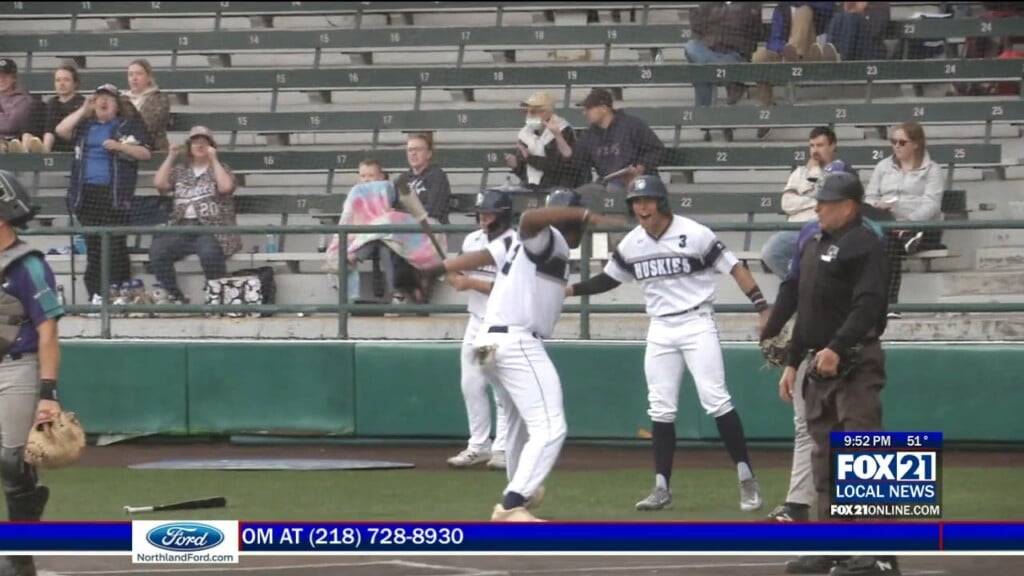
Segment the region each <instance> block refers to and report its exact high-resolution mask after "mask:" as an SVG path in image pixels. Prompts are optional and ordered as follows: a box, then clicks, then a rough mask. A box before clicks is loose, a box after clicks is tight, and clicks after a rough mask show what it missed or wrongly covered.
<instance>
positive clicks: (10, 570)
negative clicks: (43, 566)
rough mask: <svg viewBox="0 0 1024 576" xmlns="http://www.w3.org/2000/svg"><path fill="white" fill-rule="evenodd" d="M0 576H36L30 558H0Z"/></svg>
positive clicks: (34, 565)
mask: <svg viewBox="0 0 1024 576" xmlns="http://www.w3.org/2000/svg"><path fill="white" fill-rule="evenodd" d="M0 576H36V564H35V562H33V561H32V557H31V556H0Z"/></svg>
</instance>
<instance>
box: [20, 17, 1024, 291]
mask: <svg viewBox="0 0 1024 576" xmlns="http://www.w3.org/2000/svg"><path fill="white" fill-rule="evenodd" d="M891 4H892V5H893V7H894V16H893V18H894V19H893V21H892V22H891V23H890V26H889V30H888V34H887V35H888V38H890V41H891V42H892V43H893V47H894V49H893V50H892V51H891V52H892V53H893V54H899V53H901V50H900V47H901V43H902V42H904V41H907V40H921V39H946V40H948V41H954V40H957V39H961V40H962V39H963V38H970V37H986V36H1000V35H1006V34H1008V33H1009V32H1016V31H1018V30H1020V29H1021V26H1022V25H1024V23H1022V22H1021V20H1020V19H1014V18H1011V19H1004V20H995V21H985V20H980V19H977V18H955V19H941V20H939V19H936V20H932V19H912V18H910V16H911V14H912V13H913V12H916V11H932V12H935V11H939V10H942V9H944V7H943V6H940V4H939V3H934V2H902V3H901V2H893V3H891ZM694 5H695V3H692V2H691V3H667V4H654V3H630V2H594V3H588V5H587V7H586V9H582V10H581V9H580V8H579V7H578V6H573V5H571V4H568V3H564V4H559V3H533V4H531V3H524V4H521V5H520V4H510V5H499V3H495V2H469V3H458V6H456V3H449V2H432V3H429V5H424V4H422V3H403V2H397V3H394V2H392V3H378V2H332V3H326V2H301V3H297V2H267V3H254V2H195V3H177V2H163V3H161V2H53V3H41V2H13V3H4V4H3V5H2V6H0V18H4V19H6V20H7V22H6V23H0V54H3V55H6V56H12V57H14V58H15V59H16V60H18V61H19V63H20V64H21V65H22V70H23V73H22V74H20V76H21V80H22V82H23V83H24V85H26V86H27V87H28V88H29V89H30V90H32V91H34V92H38V93H42V94H46V93H49V92H50V91H51V90H52V79H51V69H52V68H53V66H54V65H55V64H56V63H57V62H59V61H60V60H61V59H65V58H67V59H72V60H74V61H76V62H77V63H78V65H79V66H80V67H81V68H82V70H81V73H82V78H83V89H88V88H89V87H91V86H95V85H98V84H101V83H105V82H112V83H115V84H119V85H121V84H124V81H125V72H124V66H123V64H126V63H127V61H128V60H130V59H134V58H136V57H151V58H152V59H153V61H154V64H156V68H155V75H156V77H157V79H158V81H159V83H160V85H161V88H162V90H163V91H164V92H166V93H169V94H172V95H174V96H175V100H174V104H173V106H172V126H171V131H172V134H171V138H172V141H174V139H175V134H180V133H182V132H185V131H187V130H188V129H189V128H190V127H191V126H193V125H197V124H202V125H205V126H208V127H209V128H211V129H212V130H213V131H214V132H215V133H217V135H218V139H219V141H220V142H221V146H222V148H223V150H224V151H223V153H222V154H221V156H222V158H223V159H224V160H225V161H226V162H228V163H229V164H230V165H231V166H232V168H233V169H234V170H235V171H236V173H238V174H239V175H240V177H241V179H242V180H241V182H242V184H243V187H242V188H241V189H240V190H239V192H238V195H237V205H238V210H239V213H240V215H241V217H240V221H252V222H260V223H263V222H275V223H280V224H282V225H287V224H288V223H289V222H292V223H295V222H328V221H330V219H331V218H335V217H336V213H337V211H338V210H339V209H340V206H341V203H342V202H343V199H344V192H345V191H346V189H347V186H348V185H350V184H351V183H352V181H353V179H352V175H353V174H354V172H355V170H356V168H357V167H358V163H359V161H360V160H361V159H362V158H364V157H366V156H373V157H375V158H377V159H379V160H380V161H381V163H382V165H383V166H384V167H385V169H389V170H396V169H401V168H402V167H404V165H405V153H404V150H402V149H400V148H397V147H396V146H395V145H396V144H398V143H399V142H400V139H401V136H402V133H403V132H410V131H432V132H437V133H438V134H439V135H443V138H439V139H438V140H439V142H441V143H440V144H438V147H437V149H436V150H435V155H434V157H435V160H436V162H437V163H438V164H439V165H440V166H442V167H443V168H444V169H445V170H446V171H447V172H448V173H449V174H450V175H452V181H453V188H454V189H455V192H456V194H455V196H454V198H453V209H454V210H455V211H464V210H465V209H466V208H467V207H468V203H469V202H471V201H472V196H471V195H469V194H465V192H472V191H474V190H478V189H479V187H480V186H481V185H494V184H495V183H496V182H500V181H501V180H503V179H504V177H505V175H506V174H507V167H506V166H505V163H504V157H503V154H504V152H506V151H508V150H509V149H510V148H511V143H512V141H513V139H514V134H515V131H516V130H518V128H519V127H520V126H521V124H522V113H521V111H520V110H519V109H518V107H517V102H518V100H519V99H521V98H522V97H523V96H524V95H525V94H526V93H529V92H530V91H532V90H535V89H547V90H549V91H551V92H552V93H553V94H555V95H556V97H557V98H559V99H560V106H561V110H560V112H561V113H562V114H563V115H565V117H567V118H569V119H570V120H571V121H573V122H574V123H576V124H577V126H578V127H579V124H580V123H581V122H582V118H581V117H580V113H579V109H578V108H576V107H575V104H576V102H578V101H579V100H580V99H582V96H583V94H585V93H586V91H587V90H589V89H590V88H591V87H594V86H601V87H607V88H610V89H612V90H613V92H614V93H615V94H616V97H617V98H618V99H620V103H618V104H617V106H618V107H621V108H624V109H625V110H627V111H628V112H629V113H630V114H633V115H635V116H638V117H640V118H641V119H643V120H645V121H646V122H647V123H648V124H650V125H651V126H652V127H653V128H655V129H656V131H657V132H658V133H659V134H660V135H662V139H663V141H664V142H665V144H666V146H667V147H669V149H670V150H669V153H668V156H667V158H666V161H665V162H664V167H663V168H662V170H663V172H664V173H666V174H667V175H668V176H669V177H670V179H671V184H670V187H671V190H672V198H673V202H674V203H675V204H677V205H678V206H679V208H680V209H681V210H684V211H689V212H691V213H693V214H699V215H704V214H709V215H722V216H725V217H729V216H731V217H732V218H731V219H732V220H736V219H737V217H738V218H741V219H743V220H746V221H754V220H755V218H756V219H758V220H762V219H763V220H771V221H779V220H781V217H780V216H779V209H778V206H777V203H778V195H779V189H780V188H781V185H782V183H783V182H784V173H785V172H786V171H788V170H790V169H791V168H792V167H794V166H795V165H798V164H802V163H804V162H806V159H807V158H806V154H807V150H806V144H805V141H806V129H807V128H808V127H811V126H815V125H821V124H829V125H832V126H834V127H836V129H837V130H845V132H844V133H843V134H842V136H841V138H840V147H839V155H840V156H841V157H842V158H843V159H845V160H847V161H848V162H850V163H852V164H853V165H854V166H856V167H857V168H858V169H860V170H861V173H862V176H864V177H865V178H866V177H867V176H868V175H869V174H870V168H871V167H872V166H874V165H875V164H876V163H877V162H878V161H879V160H881V159H882V158H884V157H885V156H887V155H888V154H889V153H890V148H889V145H888V143H887V142H886V141H884V140H883V139H881V138H885V134H884V130H885V128H886V127H889V126H892V125H893V124H896V123H898V122H901V121H906V120H916V121H918V122H921V123H922V124H923V125H925V127H926V129H928V130H929V145H928V151H929V153H930V154H931V156H932V158H933V159H934V160H935V161H937V162H939V163H941V164H942V165H943V166H944V168H945V175H946V197H945V198H944V212H946V213H947V218H950V217H954V218H960V217H966V216H967V215H968V213H971V214H974V213H975V212H977V208H978V207H980V206H989V205H991V204H993V203H992V202H991V194H990V192H989V190H990V189H998V190H1003V189H1004V188H1009V187H1010V182H1006V183H1004V184H999V182H1000V181H1001V179H1004V178H1014V177H1015V173H1014V172H1013V171H1012V170H1011V171H1010V173H1009V175H1008V173H1007V169H1013V168H1015V167H1016V166H1017V165H1018V164H1019V157H1020V155H1021V152H1022V150H1021V146H1020V145H1019V136H1020V125H1021V124H1022V123H1024V101H1022V100H1020V99H1016V98H1007V97H1000V98H959V97H957V98H941V99H938V98H918V97H915V96H914V95H912V94H911V93H910V92H907V91H906V90H905V89H907V88H911V87H915V86H916V87H919V86H921V85H931V86H932V87H934V88H935V89H942V88H943V87H944V86H948V85H949V83H950V82H953V81H956V82H964V81H978V82H1013V83H1017V84H1024V65H1022V64H1021V61H1019V60H973V59H970V60H969V59H960V58H949V59H935V60H888V61H870V62H842V63H802V64H792V63H785V64H783V63H779V64H764V65H753V64H728V65H692V64H689V63H687V62H685V60H684V59H682V58H680V55H681V54H682V52H681V44H682V43H683V42H685V40H686V39H687V38H688V37H689V34H690V27H689V24H688V22H687V11H688V10H689V9H690V8H692V7H693V6H694ZM772 6H773V5H772V4H771V3H765V4H764V9H765V15H766V20H767V18H769V17H770V9H771V7H772ZM581 13H583V15H582V16H581ZM332 15H337V16H339V17H340V18H341V20H342V21H343V23H344V24H343V26H340V27H339V26H338V25H337V23H336V22H334V21H330V20H328V17H329V16H332ZM69 16H70V18H69ZM437 18H444V21H443V24H439V23H438V21H437ZM295 22H298V23H299V24H295ZM371 22H372V24H368V23H371ZM12 23H20V24H25V26H19V25H11V24H12ZM328 26H331V27H328ZM565 51H567V52H566V53H569V54H570V56H569V57H564V54H561V53H562V52H565ZM416 52H424V53H428V52H429V53H430V54H438V55H440V56H438V58H437V61H436V63H435V64H433V65H424V64H420V61H419V60H413V61H409V62H401V59H402V58H404V57H405V55H406V54H405V53H416ZM389 54H390V55H391V56H390V59H388V55H389ZM339 57H343V58H341V59H339ZM296 58H298V59H299V60H296ZM253 59H259V61H258V62H257V65H256V66H253V65H246V64H243V63H245V62H252V61H253ZM396 59H398V60H399V64H397V65H396V64H394V62H395V60H396ZM297 61H301V62H303V63H302V64H300V65H296V64H295V62H297ZM352 63H354V64H355V65H351V64H352ZM538 63H543V65H537V64H538ZM694 82H743V83H747V84H749V85H752V84H754V83H756V82H771V83H773V84H775V85H776V86H777V87H778V88H779V89H780V90H783V91H786V92H787V96H788V99H787V100H788V101H783V102H779V104H778V105H776V106H774V107H771V108H762V107H759V106H750V105H739V106H730V107H726V106H720V107H712V108H698V107H694V106H693V105H692V96H691V93H692V91H691V89H690V85H692V84H693V83H694ZM843 87H847V88H850V89H851V91H849V92H843V91H842V90H841V88H843ZM387 93H392V94H393V96H384V95H385V94H387ZM916 94H920V92H917V93H916ZM937 94H938V93H936V92H934V91H933V95H937ZM240 96H241V97H240ZM744 104H746V103H744ZM764 127H771V128H773V129H781V131H779V130H777V131H776V133H775V134H777V135H778V138H774V136H773V142H771V143H757V144H754V145H751V144H748V143H742V144H739V143H730V142H727V143H723V144H710V143H700V144H696V145H695V144H693V143H692V141H691V140H690V138H689V134H690V133H691V132H693V133H696V132H697V131H699V130H702V129H722V128H739V129H746V128H749V129H756V128H764ZM965 127H974V128H976V129H977V130H980V131H981V132H970V131H968V132H962V131H961V128H965ZM933 128H934V129H935V132H932V130H933ZM965 134H970V135H965ZM222 135H223V136H222ZM161 160H162V157H161V156H160V155H155V156H154V160H152V161H151V162H148V163H145V164H144V168H143V176H142V177H141V181H142V182H145V181H146V180H147V179H148V178H149V177H150V176H149V175H150V174H151V173H152V171H153V170H154V169H155V167H156V166H157V165H158V164H159V162H160V161H161ZM69 161H70V158H69V156H68V155H62V154H43V155H8V156H6V157H3V158H2V162H3V163H4V165H5V167H9V169H13V170H16V171H18V172H20V173H22V174H23V175H26V176H29V178H30V180H31V182H32V183H33V185H34V187H35V188H36V189H37V193H38V197H39V201H40V203H41V204H42V205H43V207H44V214H46V215H49V216H50V217H52V218H55V219H58V220H59V219H61V218H63V217H64V216H65V213H66V210H65V209H64V207H63V200H62V195H63V185H64V178H63V174H65V173H66V171H67V167H68V162H69ZM753 172H763V174H764V175H763V176H759V177H758V178H757V182H760V183H762V184H759V185H757V186H755V183H754V181H747V182H744V181H743V180H742V179H741V178H740V177H741V176H742V175H745V174H751V173H753ZM780 174H782V176H780ZM989 175H993V176H994V178H990V176H989ZM296 176H297V177H296ZM695 182H696V183H697V187H696V188H691V186H692V185H693V184H694V183H695ZM967 182H983V183H985V186H983V188H984V189H985V193H984V195H983V196H982V195H980V194H978V193H977V192H976V191H975V190H976V187H967V186H966V183H967ZM283 183H287V185H288V188H283V187H282V184H283ZM764 183H767V184H764ZM964 188H968V189H967V190H966V191H965V190H964ZM139 194H140V196H151V195H152V190H151V189H150V188H149V187H147V186H145V185H140V191H139ZM536 201H537V200H536V198H535V197H530V196H527V195H524V196H523V197H521V198H519V199H518V202H517V209H525V208H528V207H530V206H532V205H533V203H535V202H536ZM596 207H597V208H600V209H607V210H613V211H619V210H621V209H622V206H621V199H620V198H616V197H611V196H609V197H606V198H601V199H599V202H598V204H597V206H596ZM972 217H974V216H973V215H972ZM247 218H253V219H252V220H247ZM462 221H465V220H462ZM761 236H762V235H758V234H756V233H755V234H751V233H750V232H746V233H744V234H741V235H739V234H738V235H736V236H735V239H736V242H737V243H742V251H741V252H742V255H743V256H744V257H745V258H750V259H754V258H756V252H757V251H756V249H757V248H758V244H757V239H758V238H761ZM961 236H963V235H960V236H957V237H958V238H960V237H961ZM306 240H308V239H302V240H299V241H297V242H296V245H297V246H298V249H295V250H292V251H291V252H287V253H282V254H278V255H270V254H268V255H264V256H262V257H263V258H265V259H264V260H263V261H267V262H284V263H287V264H288V265H289V269H290V270H292V271H298V270H300V268H301V267H300V266H298V265H297V263H301V262H305V261H315V260H318V259H320V258H321V255H319V254H317V253H315V252H313V251H312V245H311V243H310V242H307V241H306ZM253 241H254V239H251V238H249V239H247V242H248V243H249V244H252V242H253ZM255 241H257V242H258V239H255ZM976 244H977V240H976V239H972V240H971V243H970V245H968V246H963V247H957V248H956V249H953V250H948V251H936V252H933V253H932V254H928V253H926V254H924V256H925V258H923V260H925V261H930V259H931V258H933V257H934V258H938V259H948V260H952V261H955V262H956V263H955V264H953V263H950V266H958V267H961V268H967V269H969V268H970V267H971V262H970V257H969V256H967V255H969V254H970V253H971V252H970V251H971V250H972V249H974V248H976V247H977V246H976ZM251 249H252V248H251V247H250V249H247V251H246V253H245V254H243V255H238V257H236V259H235V261H238V262H241V261H243V260H244V261H246V262H249V263H251V262H252V261H253V258H255V256H254V255H253V254H252V253H251ZM134 257H135V258H136V259H137V260H138V261H139V262H143V261H144V260H145V255H143V254H137V255H135V256H134ZM289 258H291V259H289Z"/></svg>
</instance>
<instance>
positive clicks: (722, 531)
mask: <svg viewBox="0 0 1024 576" xmlns="http://www.w3.org/2000/svg"><path fill="white" fill-rule="evenodd" d="M147 524H154V522H152V521H150V522H148V523H147ZM156 524H159V523H156ZM183 524H186V523H185V522H183V521H182V522H174V521H168V522H165V523H163V528H164V529H163V530H156V531H155V533H159V534H174V533H175V532H179V533H180V527H181V526H182V525H183ZM218 524H219V525H221V526H225V527H226V528H228V529H226V530H224V532H225V533H224V536H225V538H224V540H227V542H226V543H229V544H231V545H232V547H234V546H233V545H234V544H235V543H236V542H237V550H238V552H239V553H241V554H244V553H246V552H280V553H295V552H323V553H332V554H341V553H351V552H356V553H358V552H384V553H386V552H451V553H453V554H458V553H460V552H494V553H502V552H509V553H514V552H543V553H557V552H566V553H572V552H609V553H614V552H665V553H672V552H709V553H714V552H809V553H810V552H815V551H830V552H844V551H849V552H859V551H873V552H887V551H907V552H911V551H922V552H938V551H986V552H1020V551H1024V522H1008V523H984V522H950V523H945V522H927V523H926V522H910V523H869V522H847V523H806V524H803V523H797V524H780V523H770V522H763V523H761V522H758V523H684V524H669V523H656V524H612V523H579V524H568V523H557V522H551V523H528V524H511V523H415V524H413V523H400V524H383V523H381V524H376V523H334V522H332V523H309V522H233V521H232V522H218ZM187 525H188V526H190V527H192V530H196V527H197V526H198V527H199V528H198V530H199V532H192V534H193V535H194V534H199V533H202V532H203V528H202V527H203V523H202V522H189V523H187ZM148 528H149V527H148V526H147V529H148ZM236 528H237V532H235V530H234V529H236ZM132 533H133V531H132V523H131V522H109V523H32V524H17V523H16V524H0V551H3V552H8V553H17V552H33V553H40V554H43V553H45V552H48V551H49V552H75V551H80V552H111V553H122V552H123V553H131V552H133V547H132V543H133V540H132ZM236 539H237V540H236ZM192 543H196V542H195V539H194V538H193V539H192ZM166 544H168V545H169V546H171V547H173V549H174V551H179V552H186V551H188V544H189V543H188V541H187V540H180V541H176V542H173V543H172V542H166ZM171 547H168V548H165V549H167V550H171V549H172V548H171ZM196 549H202V548H198V547H197V548H196Z"/></svg>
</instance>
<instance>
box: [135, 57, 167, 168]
mask: <svg viewBox="0 0 1024 576" xmlns="http://www.w3.org/2000/svg"><path fill="white" fill-rule="evenodd" d="M128 88H129V89H128V90H125V91H124V95H125V96H127V97H128V98H129V99H130V100H131V102H132V105H134V106H135V109H136V110H138V111H139V115H140V116H142V121H143V123H145V125H146V130H147V131H148V132H149V138H150V141H152V142H153V149H154V150H167V127H168V125H169V124H170V120H171V101H170V99H169V98H168V97H167V95H166V94H164V93H163V92H161V91H160V87H159V86H157V84H156V80H154V79H153V67H152V66H151V65H150V64H149V60H146V59H144V58H140V59H138V60H135V61H133V62H132V63H131V64H129V65H128Z"/></svg>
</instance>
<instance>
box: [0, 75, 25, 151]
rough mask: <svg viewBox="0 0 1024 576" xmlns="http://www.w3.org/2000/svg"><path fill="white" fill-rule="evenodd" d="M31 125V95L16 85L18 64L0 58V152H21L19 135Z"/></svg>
mask: <svg viewBox="0 0 1024 576" xmlns="http://www.w3.org/2000/svg"><path fill="white" fill-rule="evenodd" d="M31 126H32V96H30V95H29V93H28V91H27V90H25V89H24V88H22V87H21V86H19V85H18V65H17V64H15V62H14V60H11V59H10V58H0V153H3V152H7V151H10V152H22V151H23V150H22V146H21V135H22V133H23V132H25V131H27V130H28V129H29V128H30V127H31Z"/></svg>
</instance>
